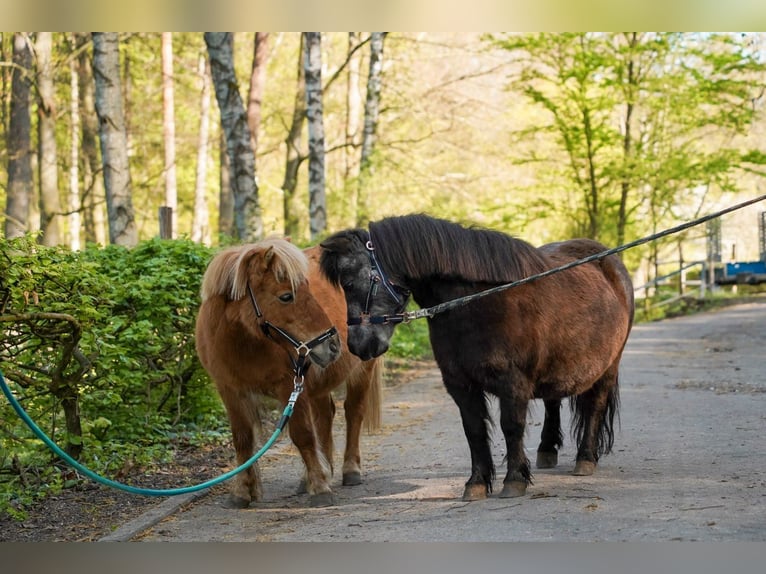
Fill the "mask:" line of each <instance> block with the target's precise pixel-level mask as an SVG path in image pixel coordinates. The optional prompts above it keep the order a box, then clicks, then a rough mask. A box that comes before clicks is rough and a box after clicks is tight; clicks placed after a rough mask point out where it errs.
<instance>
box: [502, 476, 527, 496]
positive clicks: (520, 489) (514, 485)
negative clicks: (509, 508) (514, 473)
mask: <svg viewBox="0 0 766 574" xmlns="http://www.w3.org/2000/svg"><path fill="white" fill-rule="evenodd" d="M526 493H527V483H526V482H521V481H519V480H514V481H513V482H504V483H503V490H501V491H500V494H498V496H499V497H500V498H517V497H519V496H524V495H525V494H526Z"/></svg>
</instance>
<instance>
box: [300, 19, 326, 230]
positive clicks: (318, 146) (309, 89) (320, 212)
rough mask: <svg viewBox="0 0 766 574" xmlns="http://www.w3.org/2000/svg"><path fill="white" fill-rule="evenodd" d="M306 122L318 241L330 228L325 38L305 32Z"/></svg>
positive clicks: (311, 205) (311, 202)
mask: <svg viewBox="0 0 766 574" xmlns="http://www.w3.org/2000/svg"><path fill="white" fill-rule="evenodd" d="M303 36H304V40H305V56H304V57H305V62H304V65H305V67H306V70H305V74H306V118H307V119H308V127H309V229H310V233H311V240H312V241H316V240H317V239H318V238H319V237H321V235H322V234H323V233H324V231H325V229H326V228H327V200H326V195H325V157H324V155H325V142H324V123H323V109H322V51H321V50H322V35H321V33H320V32H304V33H303Z"/></svg>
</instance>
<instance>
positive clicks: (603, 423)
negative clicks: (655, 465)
mask: <svg viewBox="0 0 766 574" xmlns="http://www.w3.org/2000/svg"><path fill="white" fill-rule="evenodd" d="M617 369H618V367H617V364H615V365H613V366H612V367H610V368H609V370H607V372H606V373H604V375H603V376H602V377H601V378H600V379H599V380H598V381H597V382H596V383H595V384H594V385H593V386H592V387H591V388H590V389H588V390H587V391H586V392H584V393H582V394H581V395H578V396H576V397H573V398H572V403H571V406H572V412H573V415H574V416H573V418H572V428H573V431H574V434H575V436H576V438H577V444H578V448H577V459H576V462H575V468H574V471H573V472H572V474H574V475H577V476H590V475H591V474H593V472H594V471H595V469H596V464H597V463H598V459H599V457H600V456H601V455H602V454H608V453H609V452H610V451H611V450H612V445H613V443H614V417H615V415H616V414H617V412H618V409H619V396H620V395H619V387H618V384H617Z"/></svg>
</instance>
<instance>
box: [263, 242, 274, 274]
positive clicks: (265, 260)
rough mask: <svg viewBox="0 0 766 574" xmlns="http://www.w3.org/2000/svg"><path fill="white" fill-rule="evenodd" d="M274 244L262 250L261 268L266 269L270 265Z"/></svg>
mask: <svg viewBox="0 0 766 574" xmlns="http://www.w3.org/2000/svg"><path fill="white" fill-rule="evenodd" d="M274 255H275V254H274V246H269V248H268V249H267V250H266V251H264V252H263V256H262V257H263V259H262V261H261V268H262V269H263V270H264V271H266V270H267V269H268V268H269V267H271V262H272V261H273V260H274Z"/></svg>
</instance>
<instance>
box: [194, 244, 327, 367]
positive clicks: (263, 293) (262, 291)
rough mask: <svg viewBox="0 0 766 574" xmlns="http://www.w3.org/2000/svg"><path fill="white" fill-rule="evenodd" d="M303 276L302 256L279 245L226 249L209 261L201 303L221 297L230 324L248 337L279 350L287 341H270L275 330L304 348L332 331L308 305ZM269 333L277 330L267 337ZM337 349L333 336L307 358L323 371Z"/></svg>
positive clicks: (308, 293) (319, 309) (314, 305)
mask: <svg viewBox="0 0 766 574" xmlns="http://www.w3.org/2000/svg"><path fill="white" fill-rule="evenodd" d="M307 274H308V260H307V259H306V256H305V255H304V253H303V252H302V251H301V250H300V249H298V248H297V247H296V246H295V245H293V244H292V243H290V242H289V241H287V240H285V239H279V238H267V239H264V240H263V241H260V242H258V243H253V244H247V245H242V246H237V247H230V248H228V249H224V250H223V251H221V252H219V253H218V254H217V255H216V256H215V257H214V258H213V259H212V260H211V261H210V264H209V265H208V267H207V270H206V271H205V275H204V277H203V279H202V289H201V298H202V303H203V305H204V304H205V301H206V300H207V299H209V298H211V297H215V296H220V297H223V298H224V299H225V300H226V302H227V305H235V306H236V313H235V314H233V316H234V317H236V319H235V320H236V321H237V322H238V323H239V324H240V326H241V327H242V328H243V329H244V330H246V331H247V332H248V333H249V334H250V335H251V336H253V337H259V338H260V337H271V338H272V339H273V340H274V342H276V343H277V344H279V345H281V346H285V343H286V342H289V338H287V337H278V336H275V335H274V332H276V333H278V334H279V331H280V330H281V331H283V332H284V333H285V334H288V335H289V337H290V338H292V339H293V340H295V341H298V342H302V343H307V342H309V341H311V340H313V339H314V338H316V337H317V336H319V335H321V334H323V333H324V332H326V331H328V330H329V329H330V328H331V327H332V326H333V325H332V322H331V321H330V319H329V318H328V317H327V315H326V314H325V312H324V310H323V308H322V306H321V304H320V302H318V301H317V300H316V299H314V296H313V295H312V293H311V291H310V289H309V283H308V278H307ZM269 326H271V328H269ZM273 327H277V328H278V329H275V330H274V332H272V330H273ZM283 338H284V339H285V340H282V339H283ZM340 349H341V344H340V339H339V337H338V335H337V334H335V335H334V336H331V337H328V338H327V339H326V340H325V341H324V342H322V343H321V344H319V345H318V346H316V347H315V348H313V349H312V351H311V353H310V355H309V358H310V359H312V360H313V361H314V362H315V363H317V364H318V365H320V366H322V367H325V366H327V365H329V364H330V363H332V362H333V361H334V360H335V359H337V358H338V357H339V356H340Z"/></svg>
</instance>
